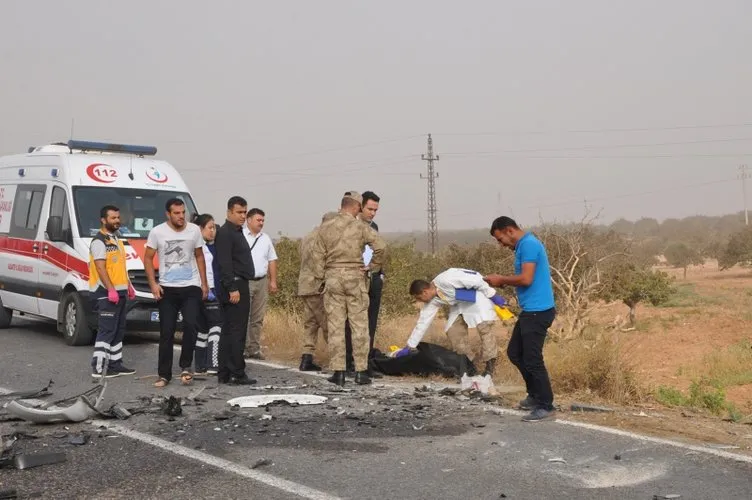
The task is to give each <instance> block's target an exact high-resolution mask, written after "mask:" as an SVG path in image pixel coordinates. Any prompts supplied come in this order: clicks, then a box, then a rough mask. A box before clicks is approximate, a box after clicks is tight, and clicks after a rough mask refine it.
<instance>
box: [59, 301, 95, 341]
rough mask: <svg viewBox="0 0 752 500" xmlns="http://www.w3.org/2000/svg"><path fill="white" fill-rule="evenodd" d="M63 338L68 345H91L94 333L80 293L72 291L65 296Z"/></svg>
mask: <svg viewBox="0 0 752 500" xmlns="http://www.w3.org/2000/svg"><path fill="white" fill-rule="evenodd" d="M62 313H63V318H62V320H63V321H62V323H63V325H62V326H63V337H65V343H66V344H68V345H74V346H80V345H91V342H92V340H94V332H93V331H92V329H91V328H89V322H88V320H87V318H86V309H85V308H84V303H83V300H81V296H80V295H79V294H78V292H75V291H70V292H68V293H66V294H65V295H64V296H63V310H62Z"/></svg>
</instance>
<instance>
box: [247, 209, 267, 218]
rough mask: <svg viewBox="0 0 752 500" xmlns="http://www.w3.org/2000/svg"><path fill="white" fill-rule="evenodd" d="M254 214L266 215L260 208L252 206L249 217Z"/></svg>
mask: <svg viewBox="0 0 752 500" xmlns="http://www.w3.org/2000/svg"><path fill="white" fill-rule="evenodd" d="M254 215H260V216H261V217H266V214H265V213H264V211H263V210H261V209H260V208H252V209H250V210H248V218H251V217H253V216H254Z"/></svg>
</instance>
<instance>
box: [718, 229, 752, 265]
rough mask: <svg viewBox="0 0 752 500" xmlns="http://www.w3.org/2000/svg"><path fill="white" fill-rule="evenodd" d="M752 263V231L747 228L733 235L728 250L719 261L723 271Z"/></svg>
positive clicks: (727, 246)
mask: <svg viewBox="0 0 752 500" xmlns="http://www.w3.org/2000/svg"><path fill="white" fill-rule="evenodd" d="M750 262H752V229H749V228H745V229H742V230H741V231H738V232H736V233H734V234H732V235H731V238H729V242H728V245H726V249H725V250H724V251H723V253H722V254H721V257H720V258H719V259H718V266H719V267H720V268H721V270H724V269H728V268H730V267H733V266H734V265H736V264H740V263H741V264H749V263H750Z"/></svg>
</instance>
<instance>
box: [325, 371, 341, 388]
mask: <svg viewBox="0 0 752 500" xmlns="http://www.w3.org/2000/svg"><path fill="white" fill-rule="evenodd" d="M326 380H328V381H329V382H331V383H332V384H337V385H338V386H340V387H343V386H344V385H345V372H343V371H342V370H337V371H336V372H334V373H333V374H332V376H331V377H329V378H328V379H326Z"/></svg>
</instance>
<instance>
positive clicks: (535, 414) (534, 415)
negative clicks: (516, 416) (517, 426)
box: [522, 408, 556, 422]
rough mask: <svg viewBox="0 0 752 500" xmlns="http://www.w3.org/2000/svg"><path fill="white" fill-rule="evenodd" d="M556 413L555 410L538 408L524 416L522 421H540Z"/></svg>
mask: <svg viewBox="0 0 752 500" xmlns="http://www.w3.org/2000/svg"><path fill="white" fill-rule="evenodd" d="M554 413H556V411H555V410H546V409H545V408H536V409H535V410H533V411H532V412H530V413H529V414H527V415H525V416H524V417H522V421H523V422H540V421H542V420H546V419H548V418H551V417H553V416H554Z"/></svg>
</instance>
